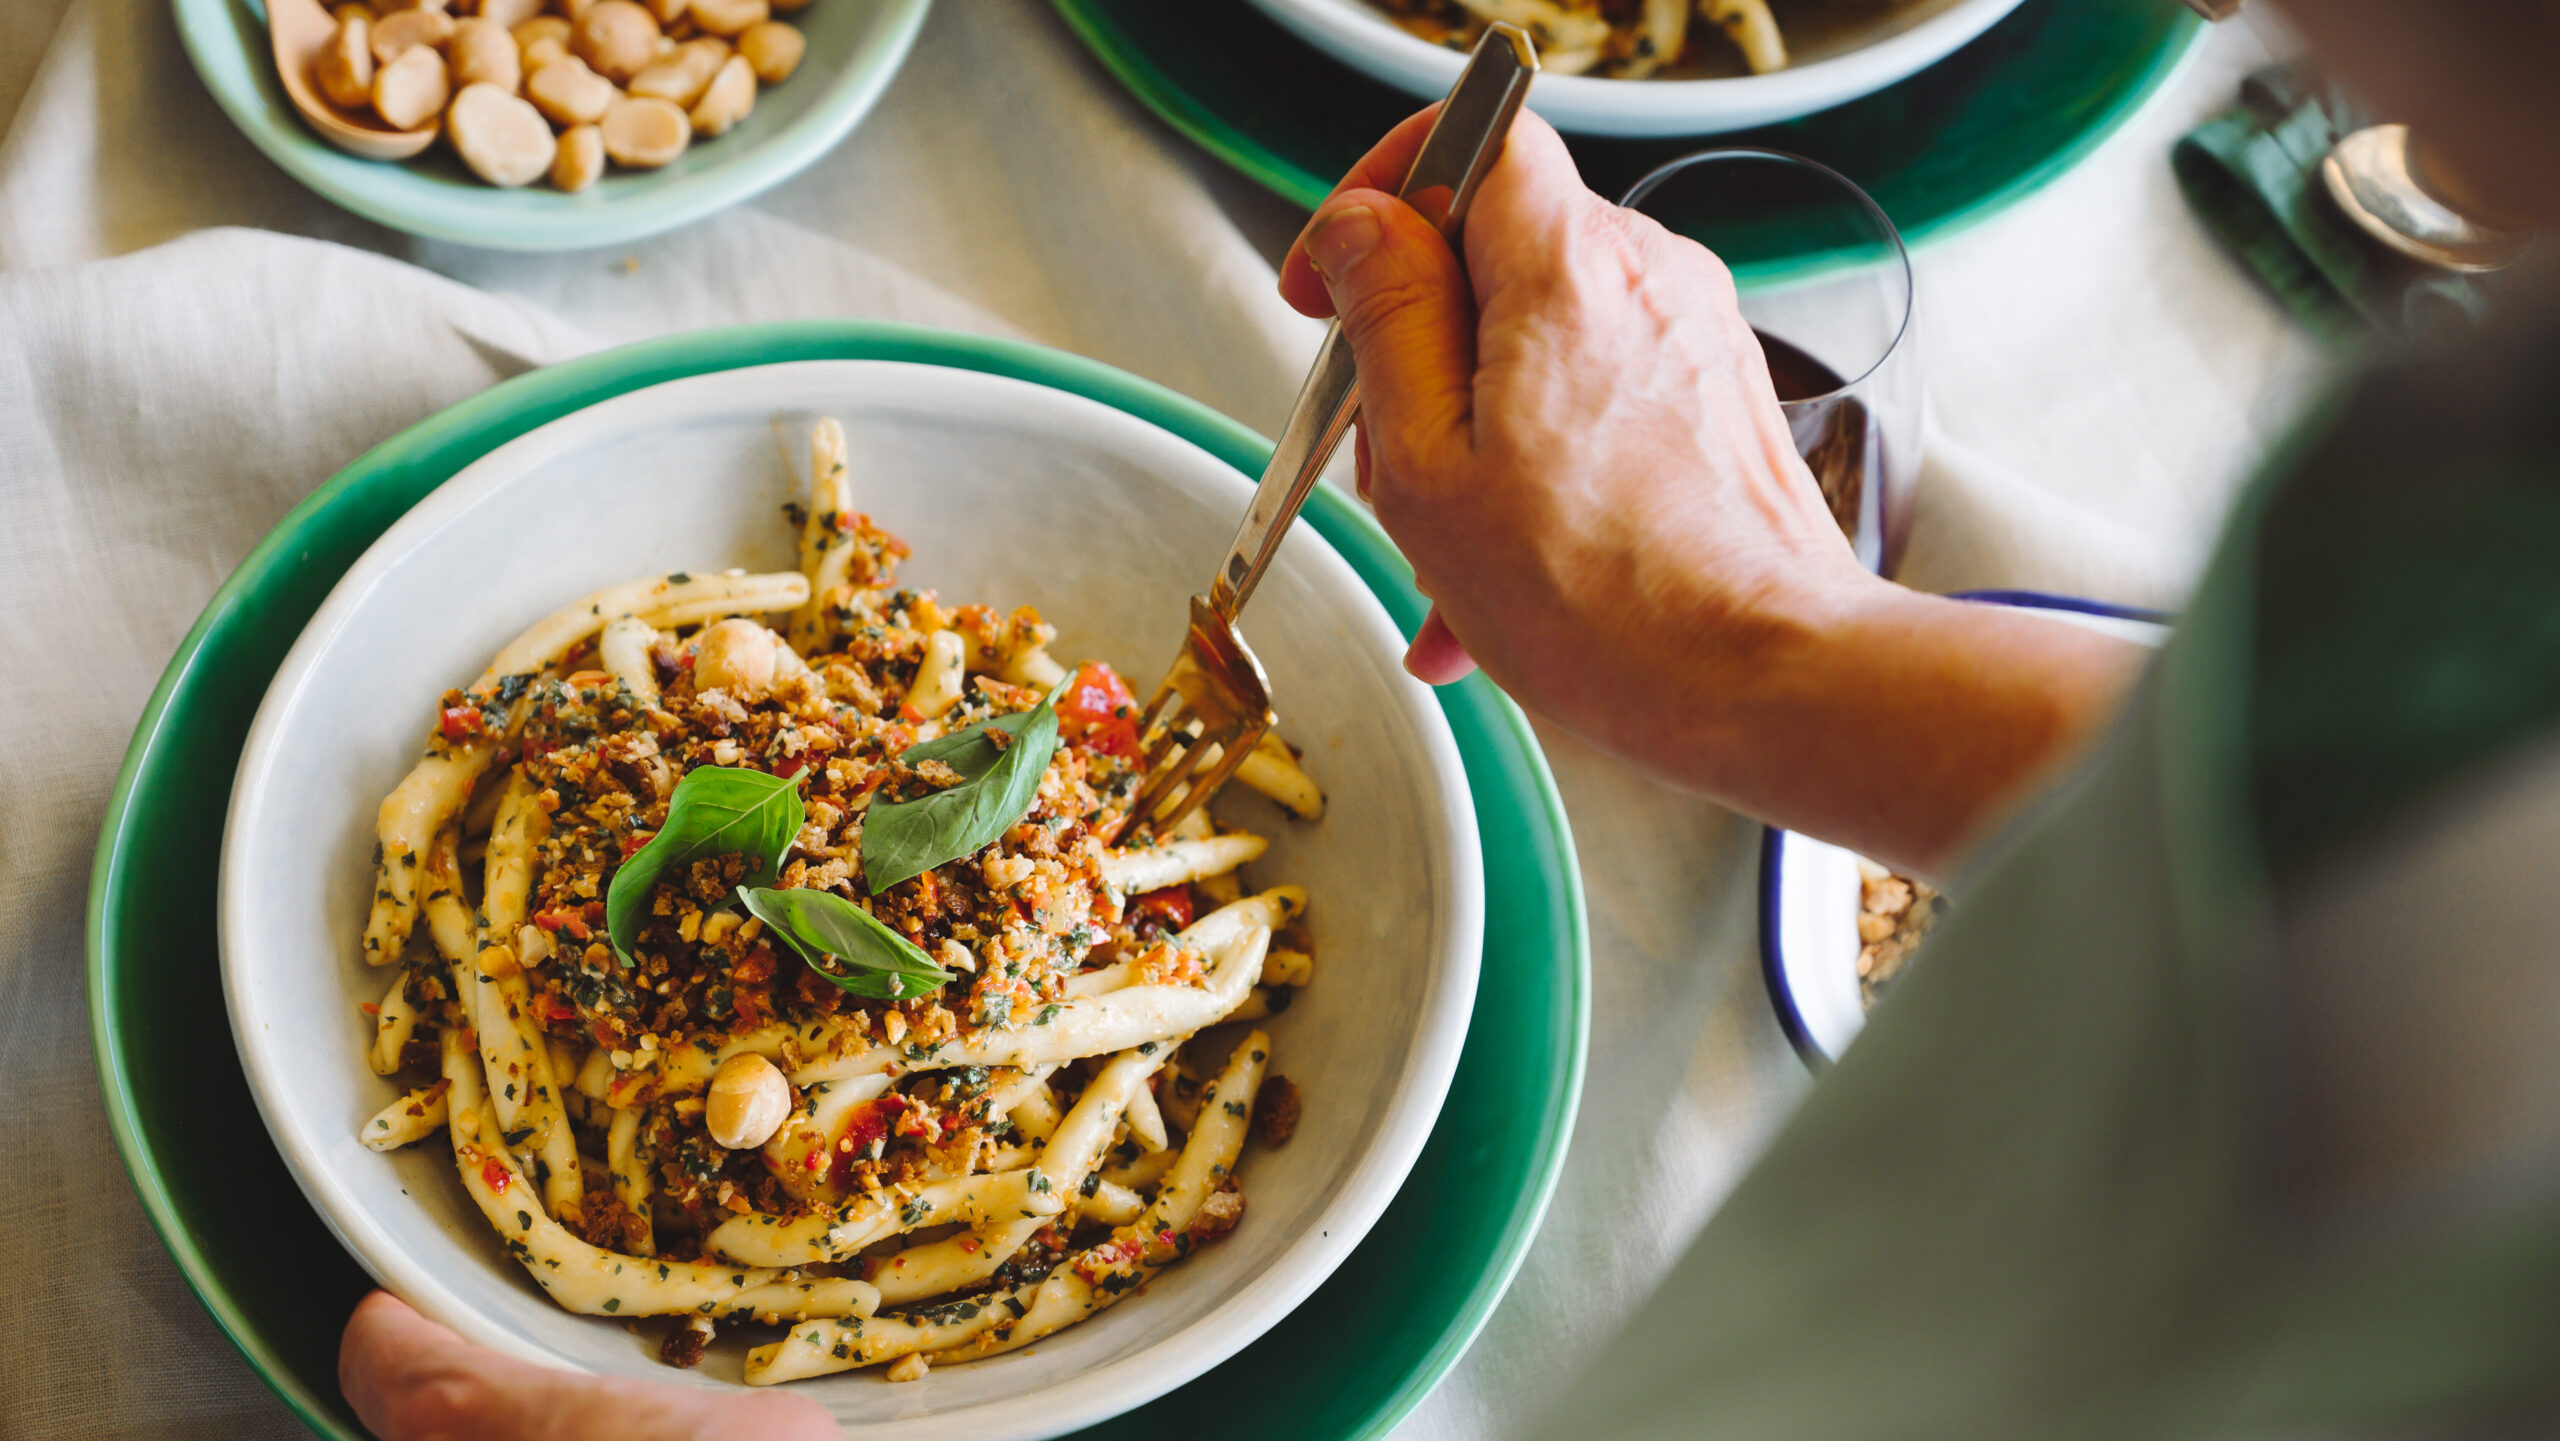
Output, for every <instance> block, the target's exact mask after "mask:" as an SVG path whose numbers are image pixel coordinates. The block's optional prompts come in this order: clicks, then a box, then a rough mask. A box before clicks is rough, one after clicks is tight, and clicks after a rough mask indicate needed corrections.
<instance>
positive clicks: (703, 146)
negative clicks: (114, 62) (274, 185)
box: [170, 0, 933, 250]
mask: <svg viewBox="0 0 2560 1441" xmlns="http://www.w3.org/2000/svg"><path fill="white" fill-rule="evenodd" d="M932 4H933V0H813V3H811V4H810V5H809V6H808V8H806V9H804V10H801V11H799V12H798V13H796V14H794V15H792V16H791V17H790V18H791V21H792V23H793V24H795V25H798V26H799V27H800V28H801V29H802V30H803V31H805V32H806V33H807V34H808V37H809V51H808V54H807V56H806V57H805V58H804V59H802V61H801V62H800V69H799V72H798V73H797V74H795V75H793V76H792V77H791V78H790V79H789V80H787V81H784V82H783V83H782V84H780V85H776V86H773V87H770V88H768V89H766V90H765V91H763V92H762V93H761V94H759V95H758V96H757V97H756V108H755V113H754V114H752V115H750V116H748V117H747V118H746V120H744V121H742V122H741V123H740V124H739V125H738V127H737V128H736V129H734V130H731V131H730V132H729V133H728V134H726V135H723V136H721V137H720V138H719V139H717V140H706V141H703V142H701V143H700V144H697V145H695V146H693V147H692V148H691V149H689V150H687V151H686V152H685V153H684V156H683V158H681V159H679V160H677V161H676V162H675V163H674V164H673V165H669V166H667V167H666V168H665V169H663V170H614V171H611V172H610V173H608V174H607V175H606V177H605V178H604V179H602V180H600V181H598V182H596V183H595V184H594V185H592V186H590V187H588V188H587V189H586V190H583V191H581V192H579V193H578V194H576V195H563V194H561V193H560V192H559V191H556V190H552V189H550V188H549V187H547V186H543V185H539V184H537V185H531V186H527V187H525V188H524V189H522V190H500V189H498V188H496V187H495V186H491V185H486V184H483V183H482V182H481V181H480V180H478V179H477V178H475V177H474V176H473V175H472V174H471V173H470V172H469V171H467V170H465V169H463V168H462V162H461V161H459V160H457V159H455V158H454V155H453V152H452V151H451V150H448V149H446V148H445V147H444V146H442V145H437V146H435V147H434V148H432V149H430V150H429V151H428V152H427V153H426V154H425V155H422V156H420V157H419V158H418V159H416V160H412V161H408V162H405V163H398V164H395V163H391V162H387V161H380V160H359V159H357V158H356V157H354V156H352V155H349V154H347V153H345V152H344V151H341V150H337V149H335V148H333V147H331V146H330V145H329V144H328V143H327V142H325V141H323V140H322V139H321V138H320V137H319V136H318V135H315V134H313V133H312V131H311V128H310V127H309V126H307V125H305V124H303V123H302V117H301V116H299V115H297V114H295V113H294V109H293V106H292V104H291V103H290V102H288V101H287V100H286V99H285V95H284V87H283V86H282V85H281V84H280V83H279V82H278V81H277V78H276V73H275V60H274V57H273V56H272V55H271V54H270V52H269V51H268V48H267V17H266V11H265V10H264V8H263V6H262V5H261V4H260V0H170V5H171V8H172V9H173V10H174V11H175V12H176V15H177V21H178V36H179V38H180V39H181V40H183V41H184V42H185V44H186V47H187V55H188V57H189V58H190V59H192V60H193V61H194V62H195V67H196V73H197V74H198V75H201V76H203V77H204V84H205V88H206V89H207V90H210V91H212V92H213V98H214V100H215V101H216V102H217V103H219V104H220V105H221V106H222V108H223V111H224V113H226V114H228V115H229V116H230V117H231V120H232V123H233V124H235V125H238V126H239V127H240V132H241V133H242V134H244V135H246V136H248V137H249V141H250V143H251V144H253V145H256V146H257V147H258V148H259V149H260V150H263V151H265V152H266V154H267V158H268V159H270V160H273V161H274V162H275V163H276V164H278V165H280V166H283V167H284V169H285V173H287V174H289V175H291V176H293V178H295V179H296V180H299V181H301V182H302V183H303V184H305V185H308V186H310V187H311V188H312V189H313V190H316V191H318V192H319V193H320V194H322V195H324V196H327V197H328V198H329V199H331V200H333V201H336V202H337V203H338V204H340V205H343V206H345V207H346V208H347V209H349V210H352V211H354V212H355V213H356V214H358V215H361V216H363V217H365V218H366V219H368V220H376V221H380V222H381V223H382V224H384V225H388V226H390V227H392V228H393V229H395V230H405V231H407V232H409V233H410V234H411V235H419V236H424V237H426V238H428V239H431V240H453V241H459V242H461V243H462V244H464V245H479V246H486V247H488V248H489V249H492V250H583V249H587V248H590V247H593V246H599V245H618V244H621V243H623V242H625V241H629V240H637V239H639V238H640V237H641V236H644V235H655V234H657V233H658V232H660V231H662V230H672V229H674V228H675V227H677V226H679V225H683V224H686V223H687V222H689V221H694V220H699V219H701V218H702V217H703V216H705V215H708V214H710V213H711V212H712V211H715V210H718V209H721V208H722V207H724V206H728V205H734V204H736V203H737V202H739V201H741V200H744V199H746V198H747V197H749V196H751V195H755V194H757V193H759V192H761V191H763V190H765V189H768V188H769V187H772V186H775V185H779V184H781V183H782V182H783V181H785V180H787V179H789V178H790V177H792V176H793V175H796V174H798V173H799V172H800V171H801V170H802V169H803V168H805V167H806V166H808V165H809V164H810V163H812V162H813V161H815V160H816V159H817V158H818V157H819V156H821V155H824V154H826V153H827V152H828V151H829V150H832V149H834V148H835V145H836V142H838V141H840V140H842V139H844V137H845V136H846V135H847V134H848V133H850V132H851V131H852V129H853V127H854V126H855V125H857V124H859V123H860V122H861V120H862V117H863V116H864V115H865V114H868V113H869V112H870V109H871V106H872V102H874V101H876V100H878V99H879V98H880V92H881V91H883V90H885V89H887V88H888V85H889V80H890V77H892V76H894V75H896V74H897V73H898V66H899V65H900V64H901V63H903V62H904V61H905V60H906V58H907V49H908V47H909V46H911V45H913V44H914V43H915V38H916V31H917V30H918V29H920V28H922V27H923V25H924V17H925V12H926V11H927V10H928V9H930V8H931V7H932Z"/></svg>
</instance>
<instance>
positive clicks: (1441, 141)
mask: <svg viewBox="0 0 2560 1441" xmlns="http://www.w3.org/2000/svg"><path fill="white" fill-rule="evenodd" d="M1537 73H1538V53H1537V50H1536V48H1535V47H1534V46H1532V45H1531V44H1530V43H1529V37H1528V35H1527V34H1526V33H1525V32H1523V31H1521V30H1520V29H1518V28H1517V27H1515V26H1511V25H1503V24H1495V25H1492V26H1489V27H1487V28H1486V30H1485V33H1484V36H1483V38H1481V39H1479V40H1478V41H1477V42H1476V48H1475V53H1474V55H1473V56H1471V57H1470V58H1469V59H1468V61H1467V68H1466V70H1465V71H1464V72H1463V73H1461V74H1460V75H1459V76H1458V83H1457V86H1456V87H1455V88H1454V89H1452V90H1451V91H1450V92H1449V98H1448V99H1447V100H1446V101H1444V102H1442V104H1441V107H1440V114H1439V116H1438V118H1436V119H1435V120H1433V121H1432V124H1431V132H1430V134H1428V135H1426V136H1425V137H1424V138H1423V141H1422V149H1421V150H1420V151H1419V152H1417V153H1416V154H1415V156H1414V158H1413V168H1412V170H1410V171H1409V172H1407V173H1406V175H1405V181H1404V186H1403V188H1402V189H1401V190H1399V191H1398V192H1397V194H1398V195H1399V196H1400V197H1401V198H1402V199H1404V200H1405V201H1406V203H1408V204H1410V205H1412V206H1414V208H1416V209H1418V210H1420V211H1422V213H1423V214H1425V215H1432V216H1435V217H1436V223H1437V224H1438V226H1439V229H1440V233H1441V235H1442V236H1443V237H1445V238H1446V239H1447V240H1448V242H1449V247H1450V249H1452V250H1458V249H1459V234H1460V230H1461V227H1462V226H1464V224H1465V223H1466V215H1467V207H1468V205H1469V203H1470V202H1472V201H1473V200H1474V199H1475V193H1476V187H1477V186H1478V185H1479V184H1481V183H1482V182H1483V180H1484V177H1485V172H1487V171H1489V170H1491V169H1492V168H1493V162H1494V161H1495V160H1497V159H1499V158H1500V157H1501V155H1502V142H1503V138H1504V137H1505V136H1507V135H1509V134H1510V133H1511V121H1512V118H1513V117H1514V116H1516V115H1518V114H1519V113H1520V102H1521V101H1522V100H1523V99H1524V98H1526V97H1527V95H1528V93H1529V82H1530V81H1531V80H1532V79H1534V78H1535V77H1536V75H1537ZM1459 253H1460V254H1461V255H1462V256H1463V254H1464V252H1463V251H1460V252H1459ZM1359 410H1360V378H1359V375H1358V374H1357V372H1356V371H1355V370H1354V369H1353V366H1352V360H1351V345H1350V342H1348V341H1346V340H1345V339H1343V335H1342V324H1341V322H1339V321H1336V322H1335V323H1334V324H1333V326H1332V327H1331V328H1330V329H1328V330H1327V331H1326V332H1325V337H1324V344H1323V346H1322V347H1321V348H1319V349H1318V350H1317V352H1316V363H1315V369H1314V370H1313V371H1312V372H1310V373H1309V374H1308V376H1307V383H1306V384H1305V386H1303V387H1302V388H1300V390H1299V391H1298V400H1297V404H1295V405H1294V406H1292V407H1291V408H1290V411H1289V423H1288V424H1287V425H1286V426H1285V427H1283V428H1282V430H1281V432H1280V443H1279V445H1278V446H1276V447H1274V448H1273V450H1272V452H1271V463H1270V464H1269V465H1267V466H1265V467H1263V471H1262V481H1261V483H1260V484H1259V485H1257V486H1256V487H1255V488H1254V492H1253V503H1252V504H1251V505H1249V506H1247V507H1246V508H1245V516H1244V524H1242V525H1240V526H1238V527H1237V528H1236V538H1235V540H1234V542H1233V543H1232V544H1230V545H1229V546H1228V547H1227V558H1226V560H1225V561H1224V562H1222V563H1221V564H1220V565H1219V567H1218V574H1217V578H1216V579H1215V580H1213V581H1212V582H1210V585H1209V593H1208V594H1207V595H1205V596H1198V595H1195V596H1193V597H1192V598H1191V629H1190V634H1189V635H1188V636H1187V637H1186V638H1185V639H1184V641H1183V643H1182V652H1181V654H1179V655H1177V656H1175V657H1174V661H1173V669H1172V670H1170V671H1168V672H1167V673H1166V674H1165V678H1164V683H1163V684H1162V685H1159V686H1158V687H1157V688H1156V693H1155V697H1154V698H1153V699H1152V700H1150V701H1148V702H1147V709H1146V714H1145V717H1144V719H1143V720H1142V721H1141V722H1140V723H1139V734H1140V735H1142V736H1144V737H1146V754H1145V760H1144V763H1143V766H1142V768H1141V769H1140V771H1139V774H1140V775H1141V776H1143V777H1144V778H1145V781H1144V784H1143V785H1142V786H1141V788H1140V789H1139V792H1138V797H1137V800H1136V801H1135V802H1134V803H1133V804H1132V805H1131V806H1130V808H1129V816H1130V818H1131V820H1132V822H1133V823H1135V824H1136V825H1138V826H1140V827H1143V828H1145V829H1149V830H1167V829H1170V828H1171V827H1173V826H1174V825H1175V824H1176V823H1178V822H1180V821H1181V820H1182V818H1183V817H1184V816H1186V815H1189V814H1190V813H1191V812H1192V811H1193V810H1194V809H1196V808H1197V807H1199V806H1200V805H1201V803H1203V802H1204V801H1206V800H1208V798H1209V797H1210V796H1211V795H1213V794H1215V793H1216V791H1217V789H1218V787H1220V786H1222V785H1224V784H1226V782H1227V778H1228V777H1229V776H1232V775H1234V774H1235V770H1236V767H1237V766H1239V765H1241V764H1243V763H1244V758H1245V756H1246V754H1247V753H1249V752H1250V751H1251V750H1252V749H1253V747H1254V743H1255V742H1257V741H1259V740H1260V739H1261V738H1262V737H1263V735H1264V734H1265V733H1266V732H1268V731H1269V730H1270V729H1271V727H1272V726H1273V725H1275V724H1277V723H1278V717H1277V716H1275V715H1273V714H1272V711H1271V681H1270V678H1269V677H1268V676H1266V675H1265V674H1264V673H1263V670H1262V662H1261V661H1259V660H1257V659H1255V658H1254V654H1253V649H1252V647H1250V646H1248V645H1246V644H1245V642H1244V636H1243V634H1242V633H1241V632H1239V631H1238V630H1237V629H1236V614H1237V612H1239V611H1241V610H1243V609H1244V603H1245V602H1246V601H1247V600H1249V599H1251V598H1252V596H1253V588H1254V586H1255V584H1256V583H1257V582H1259V581H1260V580H1261V579H1262V573H1263V572H1264V571H1265V570H1267V569H1269V568H1270V565H1271V558H1272V556H1273V555H1275V554H1277V553H1278V552H1279V549H1280V538H1281V537H1282V536H1283V535H1286V534H1287V533H1288V530H1289V524H1290V522H1291V521H1294V520H1296V519H1297V518H1298V511H1299V508H1300V507H1302V506H1304V505H1305V504H1306V502H1307V494H1308V492H1309V491H1311V490H1313V489H1314V488H1315V483H1316V476H1317V475H1318V474H1320V473H1321V472H1322V471H1323V470H1324V467H1325V463H1326V462H1327V461H1329V460H1331V459H1332V458H1333V452H1334V448H1335V447H1336V446H1338V445H1340V444H1341V443H1342V437H1343V434H1344V433H1345V432H1346V431H1348V430H1349V429H1350V428H1351V421H1352V417H1353V416H1355V415H1357V414H1358V413H1359Z"/></svg>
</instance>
